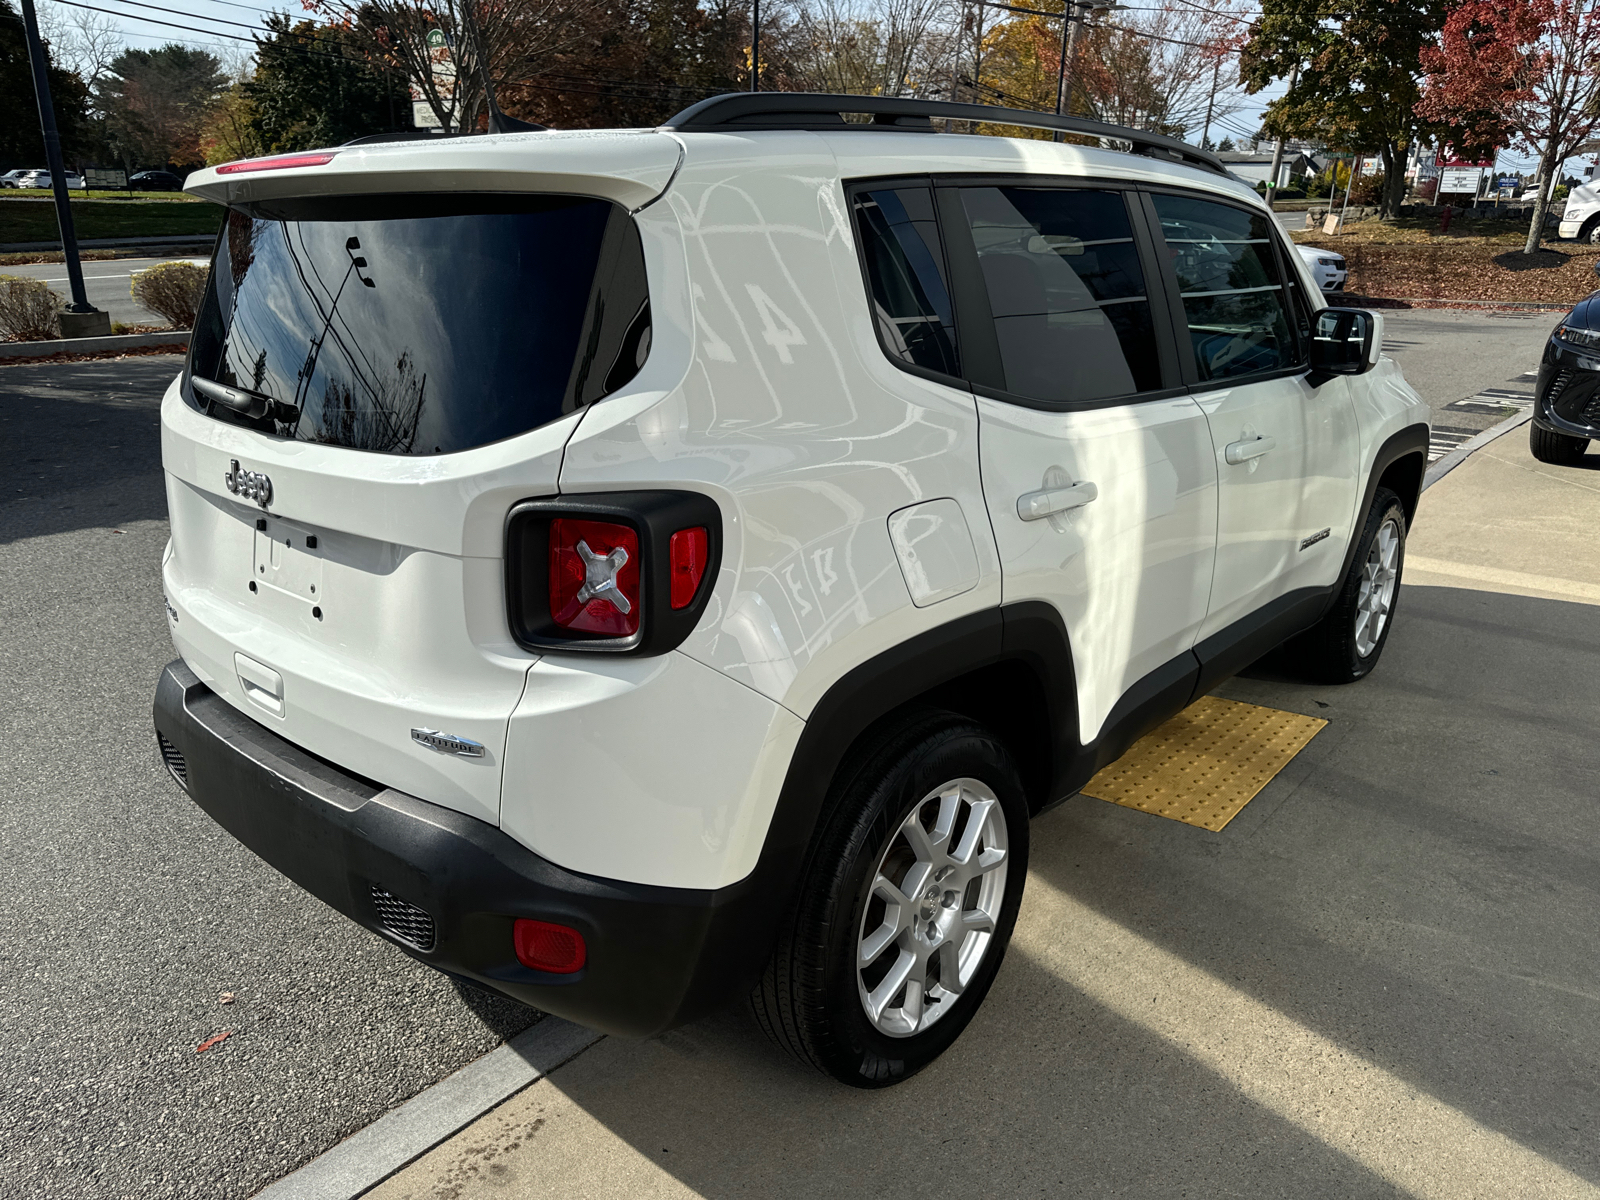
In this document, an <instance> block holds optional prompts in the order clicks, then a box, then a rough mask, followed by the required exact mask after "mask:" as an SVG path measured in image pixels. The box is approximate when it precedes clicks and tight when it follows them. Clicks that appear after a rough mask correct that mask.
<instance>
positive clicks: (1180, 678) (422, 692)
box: [154, 94, 1428, 1087]
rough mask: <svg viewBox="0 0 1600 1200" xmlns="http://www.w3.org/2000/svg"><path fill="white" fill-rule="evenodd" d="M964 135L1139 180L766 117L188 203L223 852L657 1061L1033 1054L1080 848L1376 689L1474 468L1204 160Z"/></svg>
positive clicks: (186, 677) (430, 155)
mask: <svg viewBox="0 0 1600 1200" xmlns="http://www.w3.org/2000/svg"><path fill="white" fill-rule="evenodd" d="M841 113H852V114H853V113H867V114H871V115H872V116H873V123H871V124H846V123H845V122H844V121H843V120H842V119H841V115H840V114H841ZM930 118H934V119H940V120H943V119H950V120H959V121H979V122H991V123H995V124H1013V125H1025V126H1027V125H1032V126H1037V127H1041V128H1062V129H1067V130H1082V131H1089V132H1093V131H1097V130H1100V131H1103V128H1104V127H1102V126H1097V125H1094V124H1093V123H1086V122H1083V121H1077V120H1074V119H1071V118H1067V119H1062V118H1056V117H1051V116H1045V115H1041V114H1038V113H1031V112H1026V113H1025V112H1018V111H1011V110H1004V109H993V108H981V107H979V106H974V105H948V104H940V103H935V102H924V101H916V100H898V99H896V100H890V99H875V98H862V97H838V96H835V97H829V96H815V95H808V96H791V95H783V94H758V95H731V96H722V97H717V98H715V99H712V100H708V101H706V102H704V103H702V104H699V105H696V106H694V107H693V108H690V109H688V110H686V111H685V112H683V113H681V114H679V115H678V116H677V117H675V118H673V119H672V120H671V121H669V122H668V123H667V124H666V125H665V126H663V127H661V128H659V129H654V130H619V131H613V132H595V131H592V130H583V131H574V132H571V133H564V132H542V133H532V134H528V133H518V134H511V135H506V136H485V137H472V138H452V139H449V140H440V141H423V140H419V141H416V142H409V143H403V142H402V143H388V144H373V145H366V146H359V147H347V148H344V149H330V150H325V151H317V152H311V153H303V154H294V155H285V156H281V157H277V158H268V159H259V160H254V161H243V162H235V163H228V164H225V165H223V166H220V167H216V168H209V169H207V170H203V171H200V172H197V173H196V174H194V175H192V176H190V177H189V180H188V190H190V191H191V192H193V193H195V194H196V195H199V196H201V197H204V198H205V199H208V200H212V201H215V202H218V203H220V204H224V205H227V206H228V213H227V219H226V222H225V224H224V228H223V233H222V236H221V239H220V241H219V244H218V247H217V250H216V256H215V259H214V262H213V266H212V272H211V278H210V283H209V285H208V290H207V294H206V298H205V301H204V304H203V307H202V311H201V314H200V317H199V319H198V320H197V322H196V324H195V329H194V335H193V343H192V347H191V351H190V358H189V362H188V364H187V366H186V368H185V370H184V372H183V375H182V376H181V377H180V378H179V379H177V380H175V381H174V382H173V384H172V386H171V388H170V389H169V391H168V392H167V395H166V397H165V400H164V402H163V405H162V411H161V422H162V448H163V461H164V465H165V470H166V481H167V499H168V505H169V509H170V512H171V521H172V539H171V542H170V543H169V545H168V547H167V550H166V553H165V556H164V558H163V562H162V577H163V582H164V588H165V593H166V606H167V615H168V618H169V627H170V630H171V634H172V639H173V643H174V646H175V647H176V649H177V652H178V654H179V656H180V657H179V658H178V660H176V661H174V662H173V663H172V664H171V665H170V666H169V667H168V668H167V669H166V670H165V672H164V674H163V675H162V677H161V680H160V683H159V687H158V690H157V693H156V699H155V713H154V718H155V727H156V730H157V732H158V734H159V746H160V750H161V753H162V755H163V756H164V758H165V761H166V763H167V765H168V767H169V769H170V770H171V773H172V775H173V777H174V778H175V779H176V780H177V781H178V783H179V784H181V785H182V786H183V787H184V788H185V789H186V790H187V792H188V794H189V795H190V796H191V797H192V798H193V800H194V801H195V802H197V803H198V804H199V805H200V806H201V807H202V808H204V809H205V810H206V811H207V812H208V813H210V814H211V815H212V816H213V817H214V818H215V819H216V820H217V821H218V822H220V823H221V824H222V825H223V826H224V827H225V828H226V829H228V830H229V831H231V832H232V833H233V834H234V835H235V836H236V837H238V838H239V839H240V840H241V841H242V842H244V843H245V844H246V845H247V846H249V847H250V848H251V849H252V850H254V851H255V852H256V853H257V854H259V855H260V856H261V857H263V858H264V859H265V860H266V861H267V862H268V863H270V864H271V865H272V866H274V867H276V868H277V869H279V870H280V871H282V872H284V873H285V874H287V875H288V876H290V877H291V878H293V879H294V880H296V881H297V882H298V883H300V884H301V885H303V886H304V887H305V888H307V889H308V890H310V891H311V892H312V893H313V894H315V895H317V896H319V897H321V898H322V899H323V900H325V901H326V902H327V903H329V904H331V905H333V906H334V907H335V908H337V909H339V910H340V911H341V912H343V913H345V914H346V915H348V916H349V917H351V918H352V919H354V920H356V921H358V922H360V923H361V924H363V925H364V926H366V927H367V928H369V929H371V930H373V931H374V932H375V933H377V934H378V935H380V936H382V937H384V938H386V939H388V940H389V941H391V942H393V943H394V944H395V945H397V946H399V947H401V948H402V949H403V950H404V951H406V952H407V953H409V954H411V955H413V956H414V957H416V958H418V959H420V960H421V961H423V962H425V963H429V964H432V965H433V966H435V967H437V968H439V969H440V970H443V971H448V972H451V973H452V974H454V975H457V976H461V977H466V978H469V979H472V980H476V981H477V982H478V983H480V984H483V985H485V986H488V987H491V988H496V989H499V990H500V991H502V992H505V993H507V994H509V995H511V996H515V997H518V998H520V999H522V1000H524V1001H526V1002H528V1003H530V1004H533V1005H537V1006H538V1007H539V1008H541V1009H544V1010H545V1011H548V1012H553V1013H558V1014H561V1015H563V1016H566V1017H570V1018H572V1019H573V1020H576V1021H581V1022H584V1023H586V1024H588V1025H590V1026H593V1027H596V1028H599V1029H603V1030H608V1031H612V1032H616V1033H625V1034H633V1035H650V1034H654V1033H657V1032H660V1031H662V1030H665V1029H668V1028H671V1027H673V1026H675V1025H679V1024H682V1023H683V1022H686V1021H690V1020H693V1019H695V1018H697V1017H699V1016H701V1015H702V1014H705V1013H707V1012H710V1011H712V1010H714V1009H716V1008H718V1007H720V1006H722V1005H725V1004H727V1003H729V1002H730V1001H733V1000H736V999H739V998H741V997H745V996H753V997H754V1008H755V1011H756V1012H757V1014H758V1017H759V1019H760V1021H761V1023H762V1024H763V1025H764V1026H765V1027H766V1028H767V1029H768V1031H769V1032H770V1033H771V1034H772V1036H773V1037H774V1038H775V1039H777V1040H778V1041H779V1042H780V1043H782V1044H783V1045H785V1046H787V1047H788V1048H789V1049H790V1050H791V1051H793V1052H794V1054H795V1055H796V1056H797V1057H798V1058H799V1059H800V1060H802V1061H804V1062H807V1063H810V1064H812V1065H814V1066H816V1067H818V1068H820V1069H822V1070H824V1071H826V1072H828V1073H830V1074H831V1075H833V1076H834V1077H835V1078H837V1079H840V1080H843V1081H844V1082H846V1083H850V1084H853V1085H856V1086H860V1087H878V1086H882V1085H885V1084H890V1083H894V1082H896V1081H898V1080H901V1079H904V1078H906V1077H908V1076H909V1075H911V1074H913V1073H914V1072H916V1071H917V1070H919V1069H920V1068H921V1067H922V1066H924V1065H925V1064H927V1063H928V1062H930V1061H931V1060H932V1059H933V1058H934V1057H936V1056H937V1055H938V1054H939V1053H941V1052H942V1051H943V1050H944V1049H945V1048H946V1047H947V1046H949V1045H950V1043H951V1042H952V1041H953V1040H954V1039H955V1038H956V1037H957V1035H958V1034H959V1033H960V1032H961V1030H962V1029H963V1028H964V1027H965V1026H966V1024H967V1022H968V1021H969V1020H970V1019H971V1017H972V1015H973V1013H974V1011H975V1010H976V1009H977V1007H978V1005H979V1004H980V1003H981V1002H982V1000H983V997H984V994H985V993H986V992H987V991H988V989H989V986H990V984H991V982H992V981H993V980H994V978H995V974H996V972H997V971H998V970H999V969H1000V965H1001V958H1002V956H1003V955H1004V953H1005V949H1006V944H1007V939H1008V938H1009V936H1010V933H1011V929H1012V924H1013V922H1014V920H1015V919H1016V915H1017V909H1018V905H1019V903H1020V900H1021V896H1022V890H1023V885H1024V881H1025V880H1026V877H1027V867H1028V822H1029V818H1030V816H1031V815H1032V814H1033V813H1035V812H1037V811H1039V810H1040V809H1041V808H1043V807H1045V806H1047V805H1049V804H1051V803H1052V802H1054V801H1056V800H1059V799H1061V798H1063V797H1066V796H1069V795H1071V794H1073V793H1074V792H1075V791H1076V790H1077V789H1078V788H1079V787H1080V786H1081V785H1082V784H1083V783H1084V782H1085V781H1086V780H1088V779H1089V777H1090V776H1091V775H1092V774H1093V773H1094V772H1095V771H1096V770H1097V769H1098V768H1099V767H1101V766H1103V765H1105V764H1106V763H1108V762H1110V761H1112V760H1113V759H1115V758H1116V757H1117V756H1118V755H1120V754H1121V753H1122V752H1123V751H1124V749H1126V748H1127V746H1128V745H1129V744H1130V743H1132V742H1133V740H1134V739H1136V738H1138V737H1139V736H1140V735H1142V734H1143V733H1144V732H1146V731H1147V730H1149V729H1150V728H1152V727H1153V726H1154V725H1155V724H1157V723H1158V722H1160V721H1161V720H1163V719H1165V718H1166V717H1168V716H1169V715H1171V714H1172V713H1175V712H1177V711H1179V710H1180V709H1182V708H1183V707H1184V706H1185V705H1187V704H1188V703H1190V701H1191V700H1193V699H1194V698H1196V697H1197V696H1199V695H1202V694H1203V693H1205V692H1207V691H1208V690H1210V689H1211V688H1213V687H1215V686H1216V685H1217V684H1218V683H1219V682H1221V681H1222V680H1224V679H1226V678H1227V677H1228V676H1229V675H1231V674H1232V673H1233V672H1235V671H1237V670H1239V669H1240V668H1242V667H1244V666H1245V665H1247V664H1248V663H1251V662H1253V661H1255V660H1256V659H1257V658H1259V657H1260V656H1261V655H1262V654H1263V653H1265V652H1266V651H1268V650H1269V649H1272V648H1273V647H1275V646H1278V645H1279V644H1280V643H1283V642H1285V640H1286V639H1292V646H1291V650H1290V652H1289V654H1290V657H1291V658H1292V659H1293V661H1295V662H1297V663H1298V664H1299V666H1300V667H1301V668H1302V669H1303V670H1305V671H1306V672H1307V673H1308V674H1309V675H1311V676H1313V677H1315V678H1317V679H1321V680H1331V681H1338V682H1348V681H1353V680H1357V679H1360V678H1362V677H1363V676H1365V675H1366V674H1367V673H1368V672H1369V671H1370V670H1371V669H1372V667H1373V665H1374V664H1375V663H1376V662H1377V661H1378V658H1379V655H1381V653H1382V652H1383V648H1384V644H1385V640H1386V638H1387V637H1388V636H1389V633H1390V629H1391V625H1390V618H1391V615H1392V613H1393V610H1394V605H1395V602H1396V599H1397V597H1398V585H1399V580H1400V572H1401V567H1402V564H1403V556H1404V544H1405V536H1406V530H1407V527H1408V525H1409V522H1410V520H1411V517H1412V514H1413V513H1414V511H1415V508H1416V504H1417V498H1418V494H1419V488H1420V485H1421V480H1422V473H1423V464H1424V457H1425V454H1426V451H1427V446H1428V426H1427V423H1426V415H1427V408H1426V406H1425V405H1424V404H1423V402H1422V401H1421V400H1420V399H1419V398H1418V397H1417V395H1416V393H1415V392H1413V391H1412V390H1411V388H1409V387H1408V386H1407V385H1406V383H1405V382H1404V380H1403V379H1402V378H1401V376H1400V372H1399V369H1398V368H1397V367H1396V366H1395V365H1394V363H1393V362H1392V361H1390V360H1389V359H1386V358H1383V357H1381V356H1380V354H1379V347H1380V345H1381V328H1382V323H1381V318H1380V317H1379V316H1378V315H1376V314H1373V313H1367V312H1362V311H1358V310H1337V311H1335V310H1329V309H1325V308H1323V307H1322V302H1321V299H1320V292H1319V289H1318V287H1317V285H1316V283H1315V282H1314V281H1313V279H1312V278H1311V276H1310V274H1309V272H1308V271H1307V270H1306V269H1304V267H1303V264H1302V262H1301V260H1300V258H1299V256H1298V255H1296V254H1295V253H1294V252H1293V250H1292V249H1291V247H1290V245H1289V243H1288V242H1287V240H1286V239H1285V238H1284V236H1283V234H1282V233H1281V232H1280V230H1279V228H1278V225H1277V223H1276V222H1275V221H1274V219H1273V217H1272V214H1271V213H1270V212H1269V211H1268V210H1267V209H1266V207H1265V206H1264V205H1263V204H1262V202H1261V201H1260V199H1259V198H1257V196H1256V195H1255V194H1254V193H1253V192H1252V191H1251V190H1250V188H1249V187H1247V186H1244V185H1242V184H1239V183H1237V182H1235V181H1233V180H1231V179H1230V178H1229V177H1228V174H1227V172H1226V170H1225V168H1224V167H1223V166H1222V164H1221V163H1219V162H1218V161H1217V160H1216V159H1215V158H1214V157H1213V156H1211V155H1210V154H1208V153H1206V152H1204V151H1201V150H1197V149H1194V148H1192V147H1188V146H1185V145H1182V144H1181V143H1177V142H1175V141H1172V140H1170V139H1167V138H1163V137H1161V136H1159V135H1153V134H1148V133H1143V132H1139V131H1135V130H1132V129H1125V130H1118V131H1117V132H1116V137H1117V138H1118V139H1121V140H1122V141H1124V142H1126V143H1129V144H1131V145H1132V147H1133V150H1134V152H1133V153H1126V152H1122V151H1117V150H1101V149H1095V148H1090V147H1085V146H1081V145H1076V144H1057V143H1054V142H1049V141H1024V140H1011V139H1005V138H990V137H985V136H979V135H965V134H943V133H941V134H935V133H934V132H933V128H934V127H933V125H932V124H931V123H930ZM308 346H309V347H310V349H309V352H308ZM1060 936H1061V937H1063V938H1067V939H1070V938H1071V937H1072V936H1073V931H1072V930H1070V929H1063V930H1061V931H1060Z"/></svg>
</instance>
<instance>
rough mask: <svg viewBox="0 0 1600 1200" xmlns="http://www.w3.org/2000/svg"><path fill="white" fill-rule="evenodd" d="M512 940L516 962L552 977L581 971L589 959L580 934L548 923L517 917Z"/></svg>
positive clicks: (512, 929)
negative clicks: (546, 972)
mask: <svg viewBox="0 0 1600 1200" xmlns="http://www.w3.org/2000/svg"><path fill="white" fill-rule="evenodd" d="M511 941H512V945H513V946H515V948H516V951H517V961H518V962H520V963H521V964H522V965H523V966H525V967H527V968H528V969H529V970H533V971H549V972H550V973H551V974H552V975H571V974H572V973H573V972H574V971H577V970H581V969H582V967H583V964H584V962H585V961H587V959H588V957H589V953H588V950H587V948H586V947H585V946H584V944H583V934H581V933H579V932H578V931H577V930H576V929H568V928H567V927H566V926H565V925H552V924H550V922H548V921H535V920H532V919H530V918H528V917H518V918H517V921H516V924H515V925H513V926H512V927H511Z"/></svg>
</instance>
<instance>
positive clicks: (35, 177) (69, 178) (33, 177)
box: [17, 171, 83, 191]
mask: <svg viewBox="0 0 1600 1200" xmlns="http://www.w3.org/2000/svg"><path fill="white" fill-rule="evenodd" d="M62 178H63V179H65V180H66V182H67V187H69V188H81V187H83V176H82V175H75V174H73V173H72V172H71V171H67V172H65V173H64V174H63V175H62ZM17 186H18V187H23V188H42V189H43V190H45V191H49V190H50V188H51V187H52V186H54V185H53V184H52V183H51V182H50V172H49V171H30V172H28V174H27V176H26V177H25V178H24V179H23V180H22V182H20V183H18V184H17Z"/></svg>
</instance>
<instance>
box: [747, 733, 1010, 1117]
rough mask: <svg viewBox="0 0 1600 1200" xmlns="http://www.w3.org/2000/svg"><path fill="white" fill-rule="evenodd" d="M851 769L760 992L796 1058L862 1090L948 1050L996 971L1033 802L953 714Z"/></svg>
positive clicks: (759, 1000)
mask: <svg viewBox="0 0 1600 1200" xmlns="http://www.w3.org/2000/svg"><path fill="white" fill-rule="evenodd" d="M873 740H874V743H875V744H874V746H873V747H871V748H869V749H868V750H867V751H865V752H864V753H861V754H858V755H855V756H854V757H853V759H852V760H851V761H849V762H847V764H846V766H845V767H844V768H843V769H841V771H840V772H839V776H838V778H837V779H836V781H835V785H834V788H833V789H832V791H831V792H830V794H829V804H828V807H827V808H826V809H825V810H824V822H825V825H824V828H823V831H822V834H821V836H820V837H819V838H818V840H817V842H816V844H815V850H814V853H813V854H812V856H811V860H810V865H809V867H808V869H807V874H806V876H805V878H804V879H803V881H802V883H801V891H800V896H799V898H798V900H797V901H796V903H795V906H794V908H793V909H792V910H791V912H790V914H789V917H788V918H787V919H786V920H785V922H784V925H783V928H782V930H781V932H780V934H779V937H778V942H777V945H776V947H775V949H774V952H773V955H772V958H771V960H770V962H769V963H768V965H767V970H766V972H765V974H764V975H763V977H762V979H761V982H760V983H758V984H757V985H756V989H755V991H754V992H753V993H752V995H751V1008H752V1011H753V1012H754V1014H755V1017H756V1021H757V1023H758V1024H760V1025H761V1027H762V1028H763V1029H764V1030H765V1031H766V1033H767V1034H768V1036H770V1037H771V1038H772V1039H773V1040H774V1041H775V1042H777V1043H778V1044H779V1045H780V1046H783V1047H784V1048H785V1049H786V1050H788V1051H789V1052H790V1053H792V1054H793V1055H794V1056H795V1057H796V1058H798V1059H800V1060H801V1061H802V1062H807V1063H810V1064H811V1065H812V1066H814V1067H816V1068H817V1069H819V1070H821V1071H824V1072H826V1073H827V1074H829V1075H832V1076H833V1077H834V1078H835V1079H837V1080H839V1081H840V1082H842V1083H847V1084H850V1085H851V1086H852V1087H859V1088H879V1087H887V1086H889V1085H891V1084H895V1083H899V1082H900V1081H901V1080H904V1079H909V1078H910V1077H911V1076H912V1075H915V1074H916V1073H917V1072H918V1071H920V1070H921V1069H922V1068H923V1067H925V1066H927V1065H928V1064H929V1063H931V1062H932V1061H933V1060H934V1059H936V1058H938V1057H939V1055H940V1054H942V1053H944V1051H945V1050H946V1049H948V1048H949V1046H950V1045H951V1043H953V1042H954V1041H955V1040H956V1038H957V1037H959V1036H960V1034H961V1031H962V1030H963V1029H965V1028H966V1026H967V1023H968V1022H969V1021H971V1019H972V1016H973V1014H974V1013H975V1012H976V1011H977V1009H978V1006H979V1005H980V1004H981V1003H982V1002H983V998H984V996H985V995H986V994H987V993H988V991H989V986H990V985H991V984H992V983H993V982H994V978H995V975H996V973H997V972H998V971H999V969H1000V963H1001V960H1002V959H1003V958H1004V956H1005V951H1006V946H1007V943H1008V942H1009V941H1010V937H1011V930H1012V927H1013V925H1014V924H1015V923H1016V917H1017V909H1018V907H1019V906H1020V904H1021V902H1022V888H1023V883H1024V880H1025V878H1026V875H1027V870H1028V805H1027V800H1026V797H1025V795H1024V792H1023V788H1022V782H1021V779H1020V778H1019V776H1018V774H1017V770H1016V767H1015V766H1014V764H1013V763H1012V760H1011V756H1010V755H1009V754H1008V753H1007V751H1006V749H1005V747H1004V746H1003V745H1001V743H1000V742H999V741H998V740H997V739H996V738H995V737H994V736H993V735H992V734H990V733H989V732H988V731H987V730H985V729H983V728H982V727H981V726H978V725H975V724H973V723H972V722H971V721H968V720H966V719H965V718H962V717H958V716H956V715H954V714H952V713H946V712H927V713H922V714H919V715H916V716H914V717H912V718H910V719H908V720H906V721H904V722H901V723H900V724H899V725H897V726H895V727H893V728H892V729H891V730H889V731H888V732H887V734H886V735H885V736H882V737H875V738H874V739H873Z"/></svg>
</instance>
